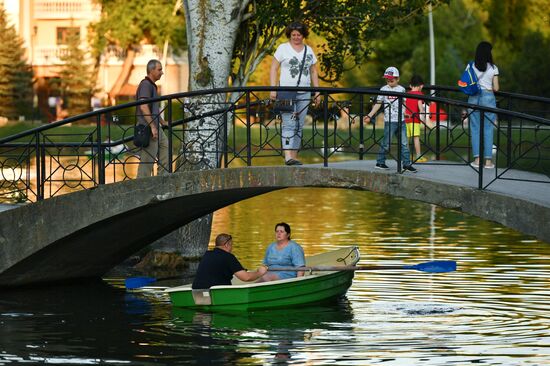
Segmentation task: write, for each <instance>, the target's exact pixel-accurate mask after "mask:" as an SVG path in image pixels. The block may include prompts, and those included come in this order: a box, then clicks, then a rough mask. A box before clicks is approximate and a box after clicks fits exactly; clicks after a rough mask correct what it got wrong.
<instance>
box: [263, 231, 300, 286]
mask: <svg viewBox="0 0 550 366" xmlns="http://www.w3.org/2000/svg"><path fill="white" fill-rule="evenodd" d="M275 239H276V241H275V242H273V243H271V244H269V246H268V247H267V250H266V252H265V257H264V260H263V264H264V265H265V266H267V267H268V272H267V273H266V274H265V275H264V276H263V277H262V278H261V279H260V281H259V282H263V281H276V280H283V279H286V278H293V277H296V276H298V277H300V276H303V275H304V272H296V271H288V272H286V271H285V272H282V271H277V272H272V271H269V268H280V267H302V266H305V265H306V259H305V256H304V249H303V248H302V247H301V246H300V244H298V243H296V242H295V241H294V240H291V239H290V225H288V224H287V223H286V222H280V223H278V224H277V225H275Z"/></svg>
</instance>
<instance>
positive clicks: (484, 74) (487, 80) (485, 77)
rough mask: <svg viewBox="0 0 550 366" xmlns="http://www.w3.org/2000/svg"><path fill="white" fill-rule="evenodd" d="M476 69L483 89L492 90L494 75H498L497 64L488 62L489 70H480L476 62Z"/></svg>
mask: <svg viewBox="0 0 550 366" xmlns="http://www.w3.org/2000/svg"><path fill="white" fill-rule="evenodd" d="M474 71H475V72H476V75H477V78H478V79H479V81H478V83H479V86H480V87H481V89H483V90H489V91H492V90H493V77H494V76H498V67H497V65H491V64H490V63H487V70H485V71H479V70H478V69H477V67H476V65H475V63H474Z"/></svg>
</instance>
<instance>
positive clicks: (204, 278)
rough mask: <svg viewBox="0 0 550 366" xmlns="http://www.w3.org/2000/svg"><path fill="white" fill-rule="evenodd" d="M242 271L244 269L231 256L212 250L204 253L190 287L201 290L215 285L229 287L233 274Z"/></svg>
mask: <svg viewBox="0 0 550 366" xmlns="http://www.w3.org/2000/svg"><path fill="white" fill-rule="evenodd" d="M242 270H244V267H243V266H242V265H241V263H240V262H239V260H238V259H237V258H236V257H235V256H234V255H233V254H231V253H229V252H226V251H225V250H223V249H219V248H214V249H213V250H210V251H207V252H206V253H204V256H203V257H202V259H201V262H200V263H199V268H198V269H197V274H196V276H195V280H194V281H193V285H192V286H191V287H192V288H194V289H203V288H210V287H212V286H216V285H231V278H233V274H235V273H236V272H239V271H242Z"/></svg>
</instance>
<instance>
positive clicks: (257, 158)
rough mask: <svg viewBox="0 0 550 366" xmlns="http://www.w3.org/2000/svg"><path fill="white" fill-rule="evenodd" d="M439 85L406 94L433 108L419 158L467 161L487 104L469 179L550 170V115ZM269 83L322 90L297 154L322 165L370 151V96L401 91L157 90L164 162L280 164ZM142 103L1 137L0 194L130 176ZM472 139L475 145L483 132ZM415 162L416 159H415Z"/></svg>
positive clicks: (375, 141) (54, 191)
mask: <svg viewBox="0 0 550 366" xmlns="http://www.w3.org/2000/svg"><path fill="white" fill-rule="evenodd" d="M428 88H431V89H436V87H428ZM438 88H439V90H438V93H437V94H434V95H432V96H428V95H426V96H415V98H418V99H423V100H425V101H427V102H430V103H432V104H433V105H435V106H436V107H437V108H436V110H435V111H432V112H429V115H430V117H431V118H430V120H431V121H430V122H427V121H426V122H423V128H422V133H421V136H420V140H421V144H422V151H423V153H422V156H421V157H420V158H421V159H422V160H423V159H424V158H428V159H429V160H430V163H431V164H448V165H467V164H469V162H471V161H472V160H473V158H472V152H471V141H470V131H469V126H468V119H469V116H470V115H471V113H472V112H474V111H479V112H480V114H481V117H482V118H483V116H484V115H485V114H486V113H496V115H497V116H498V118H497V120H496V121H495V122H494V123H493V124H494V128H495V133H494V144H495V153H494V158H495V162H496V164H497V166H498V168H499V169H495V170H492V172H491V173H490V174H489V173H487V171H485V172H484V169H475V171H476V172H477V173H478V178H479V179H478V188H479V189H485V188H486V187H488V186H489V185H490V184H492V183H493V182H494V181H496V180H499V179H511V180H525V181H537V182H549V181H550V180H548V179H546V178H548V177H550V120H548V119H547V118H545V117H541V116H537V115H531V114H527V113H521V112H518V111H513V110H507V109H503V108H496V109H493V108H486V107H480V106H475V105H469V104H468V103H467V102H465V101H464V100H460V99H458V98H457V99H451V98H446V97H442V96H441V95H443V94H444V93H447V94H446V95H450V94H452V95H455V94H454V93H455V92H456V90H455V91H453V90H447V89H452V88H446V87H438ZM273 89H277V90H300V91H307V92H311V91H313V90H316V91H319V92H320V93H321V100H322V102H321V103H319V105H317V106H314V105H310V106H309V113H308V118H307V121H306V125H305V128H304V132H303V137H302V149H301V152H300V158H301V159H302V160H303V161H304V162H306V163H307V162H310V163H313V162H321V163H323V164H324V166H328V165H329V163H330V162H332V161H341V160H356V159H361V160H363V159H370V158H374V157H375V156H376V154H377V153H378V150H379V148H380V144H381V139H382V138H383V130H384V129H383V123H381V121H380V120H381V118H378V119H377V122H376V123H372V124H370V123H365V122H364V121H363V117H364V116H365V115H366V113H367V112H368V111H369V110H370V107H371V105H372V102H373V99H374V98H375V97H376V96H377V95H388V96H392V97H395V98H396V100H397V102H398V103H400V105H401V104H403V101H404V99H403V98H406V97H407V95H406V94H401V93H391V92H382V91H380V90H379V89H378V88H354V89H342V88H316V89H313V88H282V87H281V88H268V87H243V88H225V89H214V90H206V91H197V92H188V93H180V94H173V95H168V96H163V97H159V98H158V99H156V101H159V102H161V103H162V108H161V113H162V114H163V115H164V119H165V120H166V122H167V126H166V127H165V129H164V132H165V133H166V135H167V137H168V141H169V146H168V161H169V162H170V164H169V165H168V166H167V167H166V170H167V171H168V172H176V171H179V170H182V169H204V168H216V167H225V168H227V167H232V166H251V165H280V164H282V163H283V159H282V155H283V151H282V149H281V120H280V118H279V116H277V115H276V114H275V113H274V112H273V108H272V103H271V102H270V100H269V91H271V90H273ZM457 90H458V89H457ZM504 97H506V98H508V100H509V101H508V102H506V103H508V104H507V105H514V104H513V103H516V102H517V101H518V100H522V101H527V102H529V103H539V104H540V106H541V107H540V109H541V110H542V109H544V108H546V107H548V106H550V100H546V99H544V98H538V97H531V99H530V98H529V97H528V96H521V98H519V97H517V98H516V96H514V95H511V94H509V93H508V94H506V93H500V94H498V93H497V98H499V103H500V104H503V103H504V102H503V100H504V99H502V98H504ZM462 99H463V98H462ZM147 102H150V101H147ZM143 103H144V102H133V103H128V104H124V105H120V106H114V107H109V108H104V109H101V110H98V111H94V112H90V113H86V114H83V115H79V116H74V117H70V118H67V119H65V120H62V121H59V122H55V123H51V124H47V125H43V126H40V127H37V128H33V129H30V130H28V131H25V132H22V133H18V134H15V135H12V136H8V137H3V138H1V139H0V202H18V201H19V202H24V201H38V200H42V199H45V198H49V197H53V196H55V195H59V194H63V193H69V192H72V191H75V190H81V189H89V188H92V187H96V186H97V185H100V184H107V183H112V182H117V181H121V180H126V179H133V178H135V176H136V171H137V167H138V164H140V160H139V155H140V153H142V151H141V149H140V148H137V147H135V146H134V145H133V143H132V141H133V130H134V125H135V121H136V117H135V109H136V107H137V106H138V105H140V104H143ZM506 103H504V104H506ZM545 103H546V104H545ZM381 112H384V110H381ZM385 113H389V110H388V111H386V112H385ZM401 120H402V118H401ZM480 135H482V134H480ZM480 144H481V148H483V141H480ZM481 151H483V150H481ZM388 158H390V159H391V158H393V159H396V160H397V161H398V164H397V169H398V170H400V169H401V159H400V152H399V144H397V141H392V142H391V150H390V151H389V156H388ZM420 161H421V160H419V159H417V160H416V161H415V163H416V164H419V165H420V164H423V163H421V162H420ZM472 169H474V168H472ZM518 169H519V170H527V171H531V172H535V173H539V174H542V176H543V177H544V179H539V178H536V179H532V178H525V177H519V178H518V177H517V175H515V174H512V172H513V171H515V170H518ZM484 174H485V175H486V177H485V178H484V177H483V175H484ZM488 177H489V178H490V179H487V178H488Z"/></svg>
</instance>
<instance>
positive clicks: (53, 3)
mask: <svg viewBox="0 0 550 366" xmlns="http://www.w3.org/2000/svg"><path fill="white" fill-rule="evenodd" d="M100 13H101V7H100V6H99V5H97V4H95V3H94V2H93V1H92V0H36V1H34V18H35V19H97V18H99V16H100Z"/></svg>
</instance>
